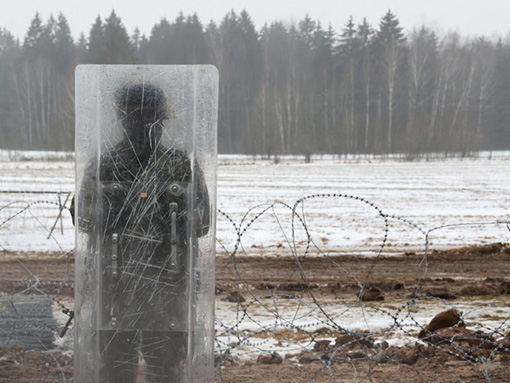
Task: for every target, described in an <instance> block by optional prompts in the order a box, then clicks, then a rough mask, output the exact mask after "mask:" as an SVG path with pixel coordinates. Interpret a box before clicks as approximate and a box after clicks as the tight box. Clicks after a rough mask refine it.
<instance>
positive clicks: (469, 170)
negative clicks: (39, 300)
mask: <svg viewBox="0 0 510 383" xmlns="http://www.w3.org/2000/svg"><path fill="white" fill-rule="evenodd" d="M20 156H21V155H17V156H13V155H11V156H10V158H9V157H8V156H5V155H4V156H2V153H1V152H0V185H1V186H0V191H1V193H0V250H7V251H12V252H30V253H32V256H35V255H34V253H39V252H63V253H65V252H67V251H71V250H72V249H73V247H74V228H73V226H72V224H71V219H70V216H69V212H68V211H67V210H64V211H63V215H62V219H61V220H60V219H58V218H59V211H60V210H59V201H60V204H64V202H65V201H66V199H67V201H66V203H65V205H66V206H67V207H69V204H70V199H68V197H69V196H71V193H72V192H73V190H74V164H73V162H72V161H70V160H69V159H67V160H62V159H61V158H62V157H59V158H60V159H59V160H54V159H53V160H51V161H48V160H43V159H44V158H46V159H47V158H48V157H44V156H36V157H35V158H34V157H32V158H30V156H27V155H22V156H21V157H20ZM20 159H21V160H20ZM509 171H510V153H509V152H504V153H496V154H491V155H490V156H489V155H488V154H482V155H480V156H478V157H477V158H453V159H448V160H431V161H425V160H419V161H405V160H403V159H401V158H389V159H388V158H377V157H370V158H363V157H347V158H342V159H338V158H335V157H323V158H318V157H317V158H313V159H312V162H311V163H304V161H303V160H302V159H300V158H281V162H280V163H278V164H274V163H273V161H270V160H263V159H260V158H258V159H254V158H251V157H247V156H222V157H220V159H219V167H218V201H217V207H218V208H219V209H220V211H221V212H220V213H218V220H217V238H218V246H217V250H218V254H227V253H230V252H232V251H233V250H234V249H238V254H247V255H260V254H265V255H273V254H280V253H285V252H286V253H290V252H293V253H294V254H296V253H297V254H303V253H304V251H305V250H306V249H307V244H308V235H310V240H311V246H310V250H309V253H310V254H312V255H313V254H317V253H318V252H322V253H327V254H331V253H339V252H356V253H363V254H367V255H370V254H377V253H378V252H379V251H380V249H381V245H382V244H384V245H385V246H384V249H383V251H384V253H399V252H403V251H408V250H419V249H424V247H425V244H426V239H427V238H428V239H429V240H430V246H431V247H433V248H448V247H457V246H464V245H469V244H484V243H491V242H508V241H509V238H510V232H509V229H508V227H507V223H506V222H507V221H508V220H509V217H508V215H509V214H508V213H509V211H508V206H510V182H508V179H507V176H508V174H509V173H510V172H509ZM59 193H60V194H59ZM293 211H294V212H295V213H297V215H293V214H292V212H293ZM293 217H294V218H293ZM52 228H53V230H52ZM50 232H51V235H50ZM238 232H240V233H242V235H241V242H240V243H238V239H239V236H238ZM48 237H49V238H48ZM236 245H237V246H236ZM272 304H273V305H274V306H275V307H277V308H278V313H277V315H275V312H274V311H273V310H270V309H268V307H263V306H261V305H260V302H254V303H252V305H251V306H250V307H249V309H248V311H246V312H248V313H249V315H248V316H243V315H242V313H241V312H240V311H238V310H239V306H237V305H235V304H232V303H226V302H223V301H218V302H217V307H216V318H217V331H218V337H217V342H218V344H217V346H218V348H219V349H225V348H228V347H230V346H229V345H231V344H232V343H236V342H240V344H239V345H238V346H237V347H235V350H233V351H234V352H235V354H236V355H238V356H246V357H251V356H252V355H253V354H254V353H255V354H256V353H257V352H260V351H261V350H262V351H271V352H272V351H287V352H288V351H292V350H294V349H295V350H301V349H303V348H309V347H310V346H311V345H310V344H307V343H306V342H308V341H307V340H305V341H302V342H300V341H296V342H287V343H286V342H283V343H281V342H280V343H279V342H278V341H277V340H276V339H275V337H273V336H271V334H270V333H271V332H272V331H279V330H281V329H284V328H286V327H288V326H289V325H291V326H292V327H293V328H294V330H295V329H296V328H304V329H310V330H312V329H314V328H319V327H322V326H324V325H325V324H326V325H327V323H328V321H330V320H331V319H333V320H334V321H335V322H336V323H341V324H342V326H345V328H347V329H348V330H352V331H366V330H369V331H372V332H379V333H380V334H381V335H382V337H381V338H379V340H383V339H387V340H388V341H390V343H394V344H399V343H400V344H402V343H406V342H409V341H414V340H412V339H411V338H412V337H410V336H408V334H407V331H408V330H409V329H412V328H414V329H416V328H418V327H419V326H418V324H420V325H423V324H425V323H427V322H428V321H429V320H430V319H431V318H432V317H433V315H435V314H436V313H437V312H439V311H442V310H444V309H446V308H448V307H446V306H444V307H440V305H437V304H434V303H429V306H430V307H429V306H427V304H426V303H423V304H422V306H423V307H421V308H420V310H418V311H419V312H418V313H415V314H411V307H406V305H407V304H408V302H404V301H403V302H401V304H402V309H399V310H395V308H394V307H392V306H391V304H390V306H388V307H386V306H385V304H384V303H381V304H380V305H379V304H377V305H370V306H365V305H363V304H360V303H359V302H358V303H356V302H353V303H352V304H348V303H346V302H334V301H331V302H321V307H320V310H319V307H318V306H317V304H316V302H312V301H306V300H303V301H302V302H300V304H299V305H297V306H296V302H295V301H293V300H289V299H283V298H282V299H279V300H278V302H276V301H274V302H272ZM392 304H393V305H394V304H395V302H392ZM459 304H460V303H459V302H457V308H459V309H461V310H462V311H463V312H464V315H465V318H466V319H467V320H469V321H470V322H472V323H478V322H479V320H480V318H482V316H487V315H488V313H489V314H491V315H492V314H494V315H493V316H496V315H499V316H501V318H502V320H503V321H506V319H505V318H507V317H508V308H506V309H503V312H501V310H502V309H501V307H500V303H499V302H496V301H494V302H484V303H480V302H474V301H471V302H468V303H465V304H464V303H462V304H460V305H459ZM259 306H260V307H259ZM482 307H483V310H481V308H482ZM414 309H416V307H414ZM415 311H416V310H415ZM55 312H56V313H57V314H58V313H59V308H58V307H56V309H55ZM241 317H242V319H241V320H240V318H241ZM326 317H327V318H328V319H326ZM65 319H66V318H65V316H62V315H61V318H59V323H60V322H65ZM500 324H501V323H500V322H498V323H494V326H492V327H497V326H498V325H500ZM485 325H486V326H488V327H491V325H490V323H485ZM229 329H232V330H235V331H230V330H229ZM266 330H269V334H268V336H267V337H265V338H261V337H260V336H256V337H252V336H251V335H250V334H254V335H255V334H257V333H260V332H264V331H266ZM239 332H244V334H245V336H244V338H242V339H241V338H239V335H238V334H239ZM71 334H72V333H69V334H68V336H67V337H66V339H65V340H64V342H63V346H62V347H64V349H69V348H70V347H71V344H72V335H71ZM235 334H237V335H235Z"/></svg>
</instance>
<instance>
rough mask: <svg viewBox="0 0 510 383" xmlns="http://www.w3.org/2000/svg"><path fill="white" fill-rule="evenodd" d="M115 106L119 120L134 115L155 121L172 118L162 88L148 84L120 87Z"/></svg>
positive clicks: (116, 94)
mask: <svg viewBox="0 0 510 383" xmlns="http://www.w3.org/2000/svg"><path fill="white" fill-rule="evenodd" d="M115 105H116V107H117V114H118V116H119V118H124V117H126V116H128V115H130V114H132V113H136V114H138V115H141V116H144V117H148V118H152V119H154V120H165V119H168V118H169V117H170V113H169V106H168V102H167V98H166V96H165V93H164V92H163V91H162V90H161V88H159V87H157V86H155V85H151V84H147V83H131V84H126V85H124V86H122V87H120V88H119V89H118V90H117V91H116V92H115Z"/></svg>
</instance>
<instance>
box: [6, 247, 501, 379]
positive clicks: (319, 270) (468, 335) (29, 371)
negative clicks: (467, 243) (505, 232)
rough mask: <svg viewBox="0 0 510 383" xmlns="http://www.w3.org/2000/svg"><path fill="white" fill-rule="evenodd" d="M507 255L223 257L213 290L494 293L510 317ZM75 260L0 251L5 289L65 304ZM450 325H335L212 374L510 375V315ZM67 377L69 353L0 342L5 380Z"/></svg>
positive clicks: (473, 251) (229, 297)
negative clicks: (307, 341)
mask: <svg viewBox="0 0 510 383" xmlns="http://www.w3.org/2000/svg"><path fill="white" fill-rule="evenodd" d="M509 261H510V247H509V246H507V245H505V244H492V245H488V246H472V247H466V248H460V249H453V250H449V251H432V252H431V253H430V254H428V255H427V256H425V255H424V254H416V253H406V254H401V255H400V256H380V257H377V258H374V257H371V258H367V257H361V256H357V255H338V256H329V257H324V256H323V257H309V258H306V259H299V260H296V259H294V258H292V257H286V256H276V257H238V258H227V257H220V258H218V259H217V282H216V290H217V291H216V292H217V299H218V300H221V301H231V302H233V303H236V304H237V303H241V304H242V302H238V301H242V300H243V299H244V301H245V302H246V301H249V300H250V299H252V298H253V297H260V296H264V295H267V294H292V295H296V296H305V295H306V296H310V295H313V296H315V297H320V298H327V299H330V300H332V299H333V300H334V299H338V300H352V301H357V300H362V301H365V302H377V301H384V302H391V301H392V300H396V301H397V300H398V301H402V300H410V299H414V298H419V299H421V298H423V299H426V297H434V298H437V299H441V300H444V301H448V302H452V303H453V305H455V303H458V302H463V301H467V300H472V299H474V298H476V299H480V300H484V299H498V300H499V301H500V302H503V303H504V304H505V307H506V310H507V311H508V313H507V316H510V307H509V303H510V299H509V298H510V275H509V264H510V262H509ZM73 267H74V264H73V261H72V257H71V258H69V259H68V258H62V257H61V256H59V255H45V256H44V257H43V256H41V255H34V254H6V253H4V254H0V292H1V293H3V294H5V295H7V296H9V295H14V294H31V293H34V294H41V293H43V294H48V295H49V296H50V297H52V299H54V300H55V301H57V302H61V303H62V307H68V306H69V305H70V303H71V302H72V297H73V288H72V283H73V278H74V276H73V275H74V273H73ZM5 295H4V296H5ZM239 295H240V296H241V297H240V296H239ZM69 308H70V307H69ZM449 326H450V327H451V328H450V327H448V326H447V327H446V328H443V330H442V331H443V332H433V331H432V329H431V331H430V332H428V333H425V334H422V335H418V331H417V332H416V338H417V342H416V343H414V344H411V343H408V344H407V345H406V346H404V347H396V346H393V347H392V346H390V345H388V344H387V343H385V342H378V341H377V339H375V338H374V339H372V337H371V335H370V334H368V335H367V336H366V337H362V338H359V339H354V338H350V341H349V338H347V341H346V339H345V336H346V334H342V333H341V332H339V331H336V330H329V332H330V333H329V334H328V336H329V337H330V338H336V340H335V341H331V342H330V341H327V342H326V341H324V342H322V343H321V342H316V343H315V346H314V347H313V349H312V350H310V351H302V352H300V353H293V354H287V355H285V354H283V355H280V354H273V355H271V354H267V353H266V354H261V355H260V356H259V357H258V358H253V359H252V360H249V361H246V360H244V361H243V360H237V359H236V358H235V357H232V358H230V357H229V356H228V355H217V361H218V362H220V364H221V366H218V368H217V375H216V381H218V382H220V381H226V382H243V383H251V382H257V383H260V382H267V383H276V382H278V383H280V382H296V383H297V382H314V383H322V382H362V381H363V382H397V381H402V382H403V381H406V382H419V383H420V382H445V383H450V382H508V381H510V334H509V323H508V320H503V321H501V325H500V328H499V329H498V331H497V333H494V332H488V331H485V332H484V331H478V332H475V331H473V330H468V329H467V328H469V323H465V324H464V323H461V322H459V323H455V324H454V325H453V326H452V325H451V324H450V325H449ZM426 330H427V328H425V329H422V331H426ZM314 331H315V330H314ZM316 331H317V332H320V331H321V329H318V330H316ZM322 331H328V330H324V329H323V330H322ZM419 336H420V337H421V339H420V340H419V341H418V337H419ZM71 377H72V356H71V355H64V354H62V353H61V352H51V353H50V352H43V351H37V350H24V349H22V348H19V347H10V348H0V382H21V383H24V382H64V381H68V380H69V379H70V378H71Z"/></svg>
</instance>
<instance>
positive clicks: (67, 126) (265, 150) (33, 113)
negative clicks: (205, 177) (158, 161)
mask: <svg viewBox="0 0 510 383" xmlns="http://www.w3.org/2000/svg"><path fill="white" fill-rule="evenodd" d="M79 63H94V64H213V65H215V66H216V67H217V68H218V70H219V72H220V108H219V138H218V139H219V142H218V144H219V151H220V152H221V153H254V154H264V155H279V154H305V155H306V154H312V153H339V154H340V153H394V152H403V153H420V152H430V151H444V152H449V151H462V152H469V151H475V150H483V149H491V150H492V149H509V148H510V129H509V127H510V45H509V43H508V42H505V41H502V40H499V41H493V40H489V39H487V38H483V37H479V38H473V39H467V38H463V37H462V36H460V35H458V34H456V33H449V34H447V35H445V36H438V35H437V34H436V33H435V31H434V30H431V29H429V28H426V27H421V28H417V29H415V30H413V31H412V32H411V33H409V34H408V35H405V34H404V32H403V27H402V26H401V25H400V22H399V20H398V18H397V17H396V15H394V14H393V13H392V12H391V11H388V12H387V13H386V14H385V15H384V16H383V17H382V18H381V20H380V22H379V24H378V25H377V26H372V25H370V24H369V23H368V22H367V21H366V20H361V21H355V20H353V19H352V18H350V19H348V20H347V21H346V23H345V26H344V28H343V29H342V30H340V31H335V30H333V29H332V28H331V27H330V28H324V27H323V26H322V25H321V24H320V23H318V22H316V21H313V20H312V19H310V18H309V17H305V18H304V19H303V20H301V21H299V22H298V23H296V24H295V25H285V24H284V23H282V22H273V23H271V24H268V25H265V26H264V27H262V28H261V29H260V30H257V29H256V28H255V26H254V24H253V22H252V20H251V18H250V16H249V14H248V13H247V12H246V11H243V12H241V13H240V14H236V13H234V12H230V13H228V14H227V15H226V16H225V17H224V18H223V20H222V21H221V23H219V24H216V23H214V22H210V23H209V24H207V25H204V24H202V22H201V21H200V20H199V18H198V17H197V16H196V15H192V16H184V15H182V14H181V15H179V16H178V17H177V18H176V19H175V20H173V21H169V20H167V19H162V20H160V21H159V22H158V23H157V24H155V25H154V27H153V28H152V31H151V33H150V35H149V36H145V35H142V34H141V33H140V32H139V31H138V30H134V31H133V32H132V33H131V34H130V33H128V31H127V30H126V28H125V27H124V26H123V24H122V20H121V19H120V18H119V17H118V16H117V15H116V14H115V12H112V13H111V14H110V16H109V17H108V18H106V19H104V20H103V19H101V18H100V17H98V18H97V19H96V20H95V22H94V24H93V25H92V27H91V29H90V33H89V34H88V36H85V35H84V34H82V35H81V36H80V38H79V39H78V40H77V41H74V40H73V38H72V35H71V31H70V28H69V25H68V23H67V21H66V19H65V17H64V16H63V15H59V16H58V17H57V18H56V19H55V18H54V17H50V18H49V19H48V20H47V21H46V22H43V21H42V20H41V19H40V17H39V16H38V15H37V14H36V16H35V17H34V19H33V20H32V22H31V24H30V27H29V29H28V32H27V34H26V36H25V38H24V40H23V41H22V42H20V41H18V40H16V39H15V38H14V37H13V36H12V35H11V34H10V33H9V31H7V30H5V29H4V30H1V31H0V147H1V148H4V149H14V148H16V149H46V150H49V149H51V150H72V148H73V140H74V138H73V137H74V68H75V66H76V65H77V64H79Z"/></svg>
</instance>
